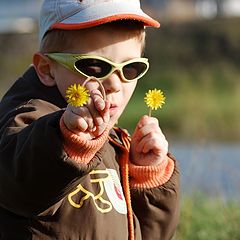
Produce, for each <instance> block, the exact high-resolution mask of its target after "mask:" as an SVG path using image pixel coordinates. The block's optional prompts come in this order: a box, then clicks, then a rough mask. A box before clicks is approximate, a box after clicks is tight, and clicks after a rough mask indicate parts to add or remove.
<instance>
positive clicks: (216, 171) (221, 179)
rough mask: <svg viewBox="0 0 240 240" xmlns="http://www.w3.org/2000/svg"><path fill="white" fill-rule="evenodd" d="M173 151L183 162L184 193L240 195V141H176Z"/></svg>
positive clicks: (224, 195) (229, 196) (179, 160)
mask: <svg viewBox="0 0 240 240" xmlns="http://www.w3.org/2000/svg"><path fill="white" fill-rule="evenodd" d="M170 151H171V152H172V153H173V154H174V155H175V157H176V158H177V160H178V162H179V166H180V169H181V184H182V193H183V194H193V193H195V192H203V193H206V194H207V196H209V197H215V196H216V197H220V198H222V199H225V200H229V199H235V200H236V199H237V200H239V199H240V143H239V144H237V143H236V144H217V143H208V144H180V143H175V144H173V145H172V146H171V149H170Z"/></svg>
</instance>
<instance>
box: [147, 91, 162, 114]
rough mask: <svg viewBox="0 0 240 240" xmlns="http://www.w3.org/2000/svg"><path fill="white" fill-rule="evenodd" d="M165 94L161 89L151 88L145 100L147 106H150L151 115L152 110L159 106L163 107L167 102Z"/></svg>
mask: <svg viewBox="0 0 240 240" xmlns="http://www.w3.org/2000/svg"><path fill="white" fill-rule="evenodd" d="M165 99H166V98H165V96H164V94H163V92H162V91H161V90H157V89H156V88H155V89H154V90H149V91H148V92H147V93H146V95H145V97H144V101H145V103H146V104H147V106H148V107H149V108H150V112H149V116H150V115H151V110H157V109H158V108H162V105H163V104H164V103H165Z"/></svg>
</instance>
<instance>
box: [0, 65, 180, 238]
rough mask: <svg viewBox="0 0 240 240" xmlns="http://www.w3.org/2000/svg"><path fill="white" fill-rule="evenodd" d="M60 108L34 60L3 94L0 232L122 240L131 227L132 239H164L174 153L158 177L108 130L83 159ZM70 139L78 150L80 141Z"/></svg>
mask: <svg viewBox="0 0 240 240" xmlns="http://www.w3.org/2000/svg"><path fill="white" fill-rule="evenodd" d="M64 107H66V102H65V100H64V99H63V98H62V97H61V95H60V93H59V92H58V90H57V88H56V87H46V86H44V85H42V84H41V82H40V81H39V80H38V78H37V75H36V72H35V70H34V68H33V67H30V69H29V70H28V71H27V72H26V73H25V74H24V76H23V77H22V78H20V79H19V80H18V81H16V82H15V84H14V85H13V86H12V87H11V88H10V90H9V91H8V92H7V93H6V95H5V96H4V97H3V99H2V102H1V104H0V126H1V127H0V239H4V240H8V239H9V240H18V239H23V240H25V239H33V240H35V239H36V240H41V239H46V240H50V239H51V240H55V239H56V240H79V239H81V240H83V239H84V240H108V239H109V240H127V239H129V238H130V236H131V231H133V233H134V238H135V239H137V240H141V239H143V240H145V239H146V240H150V239H159V240H165V239H171V237H172V236H173V234H174V231H175V229H176V226H177V223H178V217H179V179H178V178H179V173H178V170H177V168H176V164H175V161H173V160H172V159H173V157H170V158H169V161H168V162H167V163H166V164H165V165H164V166H162V167H161V174H162V175H161V176H160V175H159V174H158V170H155V169H150V170H149V169H147V170H146V169H144V171H143V169H141V168H140V169H139V168H136V166H133V165H131V163H130V162H128V154H127V153H128V148H127V145H128V144H129V141H130V140H129V137H128V136H127V134H126V132H125V131H122V130H120V129H112V130H111V131H110V134H109V136H108V137H107V138H106V139H105V140H104V144H102V145H101V147H100V148H99V149H98V150H97V151H96V152H95V153H94V155H93V156H92V157H91V160H90V161H89V162H87V163H85V162H81V157H80V161H76V159H75V158H74V157H73V155H72V154H71V153H70V152H69V151H68V150H67V149H68V147H67V146H70V148H72V146H73V145H74V142H71V141H70V142H69V140H68V135H67V134H65V133H64V130H63V129H62V127H61V124H59V123H60V119H61V116H62V113H63V110H62V108H64ZM74 139H75V138H74ZM74 141H75V140H74ZM77 146H78V148H77V150H76V149H75V151H77V152H79V156H83V155H84V154H85V152H86V144H85V143H82V145H80V147H79V145H77ZM89 149H91V148H90V147H89ZM169 156H170V155H169ZM171 164H173V165H172V166H173V168H171ZM169 169H170V170H169ZM171 169H172V170H173V171H172V170H171ZM154 172H155V175H154ZM140 173H143V174H142V175H141V174H140ZM156 173H157V174H156ZM124 174H126V176H125V175H124ZM149 176H153V177H151V178H150V177H149ZM155 178H156V180H154V179H155ZM160 183H162V184H160ZM128 192H129V194H128ZM131 224H132V227H133V229H131Z"/></svg>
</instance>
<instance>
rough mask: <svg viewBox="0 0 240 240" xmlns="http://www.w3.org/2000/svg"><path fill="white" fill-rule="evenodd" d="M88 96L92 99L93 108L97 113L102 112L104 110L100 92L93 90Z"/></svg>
mask: <svg viewBox="0 0 240 240" xmlns="http://www.w3.org/2000/svg"><path fill="white" fill-rule="evenodd" d="M90 95H91V97H92V99H93V103H94V106H95V108H96V109H97V110H98V111H103V110H104V108H105V101H104V99H103V96H102V94H101V92H100V91H99V90H97V89H94V90H92V91H91V93H90Z"/></svg>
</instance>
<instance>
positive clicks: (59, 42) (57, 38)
mask: <svg viewBox="0 0 240 240" xmlns="http://www.w3.org/2000/svg"><path fill="white" fill-rule="evenodd" d="M93 28H98V29H106V28H108V29H109V31H110V30H119V31H121V30H122V31H125V32H126V34H128V36H129V38H132V37H136V38H137V39H139V41H141V42H142V52H143V51H144V47H145V35H146V34H145V28H144V25H143V23H141V22H138V21H131V20H119V21H115V22H111V23H106V24H103V25H99V26H97V27H93ZM93 28H87V29H80V30H61V29H54V30H51V31H49V32H47V34H46V35H45V36H44V38H43V40H42V41H41V44H40V52H42V53H49V52H64V51H65V50H67V49H69V48H70V47H71V45H72V40H73V39H74V36H75V34H79V32H85V33H87V32H88V31H91V30H92V29H93Z"/></svg>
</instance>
